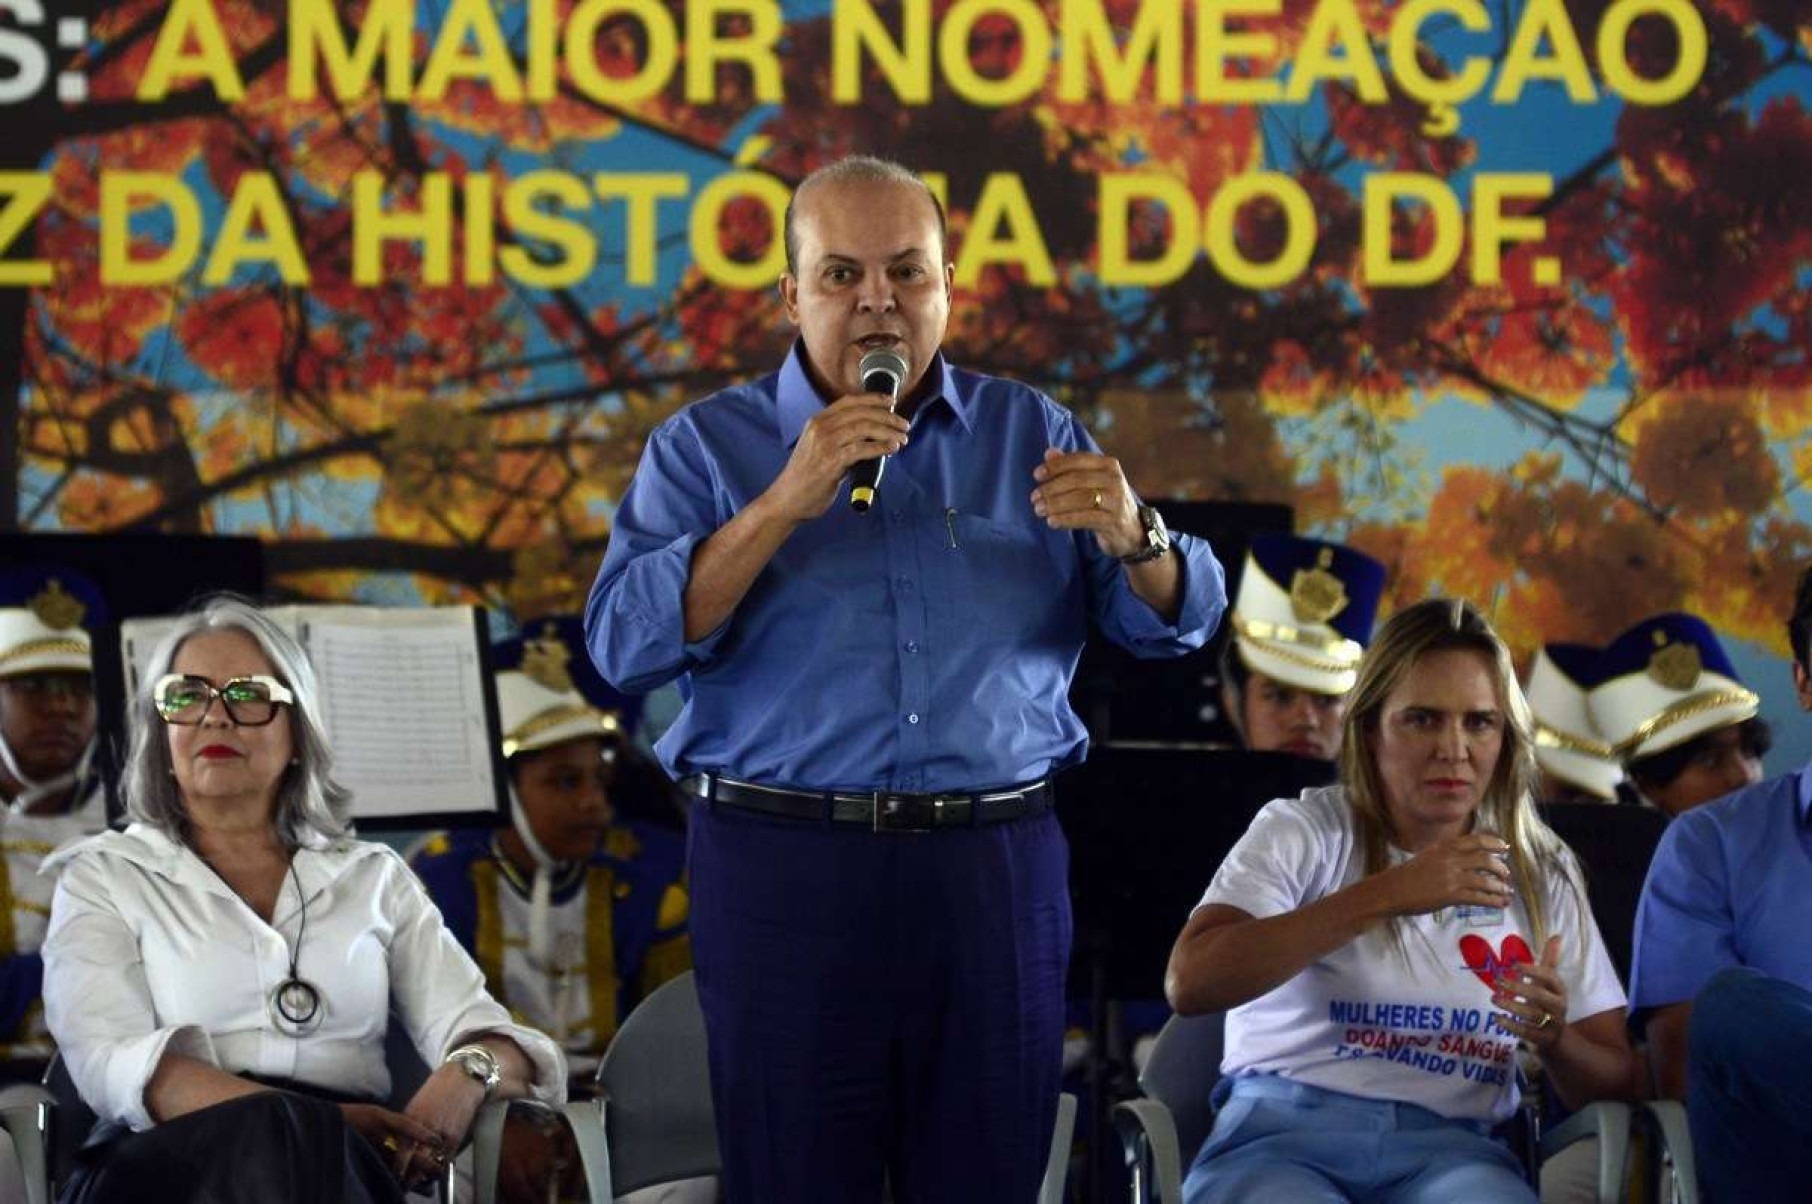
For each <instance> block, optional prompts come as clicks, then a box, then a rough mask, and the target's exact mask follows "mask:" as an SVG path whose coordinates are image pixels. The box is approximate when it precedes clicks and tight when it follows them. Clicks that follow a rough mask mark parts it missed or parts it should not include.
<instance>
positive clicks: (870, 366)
mask: <svg viewBox="0 0 1812 1204" xmlns="http://www.w3.org/2000/svg"><path fill="white" fill-rule="evenodd" d="M857 371H858V373H859V374H860V375H861V377H862V387H863V388H864V389H873V386H872V385H871V384H869V378H870V377H871V376H874V375H875V374H877V373H879V374H881V375H882V376H885V377H887V378H888V379H889V381H890V387H888V388H884V389H874V391H875V392H877V393H897V392H899V390H900V387H901V386H902V385H904V384H905V383H906V357H905V356H903V355H901V354H900V353H899V352H897V351H895V350H893V349H892V348H889V347H877V348H875V349H874V350H873V351H870V352H868V353H867V354H866V355H864V356H863V357H862V363H861V365H860V366H859V367H858V369H857Z"/></svg>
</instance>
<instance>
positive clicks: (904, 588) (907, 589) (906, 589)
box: [898, 577, 912, 594]
mask: <svg viewBox="0 0 1812 1204" xmlns="http://www.w3.org/2000/svg"><path fill="white" fill-rule="evenodd" d="M898 580H899V583H900V592H901V593H902V594H910V593H911V592H912V578H911V577H901V578H899V579H898Z"/></svg>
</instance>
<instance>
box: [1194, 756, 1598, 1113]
mask: <svg viewBox="0 0 1812 1204" xmlns="http://www.w3.org/2000/svg"><path fill="white" fill-rule="evenodd" d="M1390 855H1391V861H1392V863H1393V864H1394V863H1396V862H1401V861H1405V860H1407V859H1408V854H1406V853H1404V852H1403V851H1402V850H1400V849H1395V848H1393V849H1392V850H1391V851H1390ZM1563 860H1564V865H1565V867H1566V872H1567V874H1568V875H1569V876H1570V877H1571V879H1572V884H1573V885H1572V889H1569V888H1568V885H1567V883H1566V882H1564V881H1561V880H1558V879H1556V880H1553V881H1549V882H1547V883H1545V884H1544V886H1545V890H1546V895H1545V899H1544V901H1545V903H1546V905H1547V915H1548V927H1549V931H1550V932H1551V933H1557V934H1559V936H1560V938H1561V957H1560V973H1561V977H1562V979H1563V980H1564V981H1565V982H1566V986H1567V1014H1568V1018H1569V1019H1570V1020H1580V1019H1583V1018H1584V1017H1587V1016H1593V1015H1596V1014H1598V1013H1600V1012H1604V1011H1608V1010H1610V1009H1612V1008H1618V1007H1622V1006H1623V1005H1624V995H1623V987H1622V986H1621V984H1619V983H1618V981H1617V972H1616V970H1615V969H1614V968H1613V967H1612V965H1611V960H1610V957H1609V955H1607V954H1606V953H1605V949H1604V940H1603V938H1602V937H1600V935H1599V933H1598V925H1597V922H1596V921H1594V920H1593V919H1592V914H1591V911H1590V909H1589V908H1586V907H1584V905H1583V900H1584V898H1585V892H1584V888H1583V886H1582V885H1581V884H1580V877H1579V869H1578V865H1577V863H1576V862H1575V861H1574V860H1573V857H1572V854H1571V853H1569V852H1566V851H1565V850H1563ZM1364 866H1365V859H1364V857H1363V855H1362V854H1361V852H1360V850H1359V848H1358V844H1357V841H1356V839H1355V833H1354V827H1353V812H1352V808H1351V807H1350V806H1349V805H1348V804H1347V801H1346V792H1345V788H1344V787H1340V786H1327V787H1317V788H1315V789H1311V790H1305V791H1304V792H1303V793H1302V796H1301V797H1300V798H1294V799H1278V800H1276V801H1274V802H1271V803H1267V804H1266V805H1265V808H1264V810H1262V811H1260V812H1259V813H1258V816H1257V818H1255V819H1254V820H1253V821H1252V826H1251V827H1250V828H1248V829H1247V830H1246V834H1245V835H1244V836H1243V837H1241V838H1240V842H1239V844H1237V845H1235V846H1234V849H1233V851H1232V852H1231V853H1229V854H1228V855H1227V859H1226V860H1225V861H1224V862H1222V863H1221V867H1220V869H1219V871H1218V872H1216V874H1215V875H1214V881H1213V882H1211V883H1210V884H1209V886H1208V892H1207V894H1205V895H1203V896H1202V904H1201V905H1204V906H1205V905H1207V904H1209V903H1223V904H1226V905H1228V906H1230V907H1237V908H1239V909H1240V910H1241V911H1244V912H1248V913H1250V914H1251V915H1253V916H1255V917H1257V918H1259V919H1265V918H1268V917H1271V916H1276V915H1282V914H1284V913H1286V912H1289V911H1294V910H1295V909H1296V908H1298V907H1301V906H1302V905H1304V904H1305V903H1312V902H1314V901H1315V900H1317V899H1320V898H1323V897H1325V896H1327V895H1331V894H1333V893H1334V892H1335V891H1337V890H1340V889H1342V888H1344V887H1346V886H1350V885H1352V884H1353V883H1354V882H1357V881H1358V880H1359V878H1360V877H1361V876H1362V875H1363V873H1364ZM1398 927H1399V928H1400V930H1401V932H1402V936H1403V939H1402V947H1401V950H1399V949H1398V947H1397V945H1396V943H1395V942H1393V941H1392V939H1391V935H1390V934H1391V927H1390V926H1387V925H1379V926H1378V927H1377V928H1374V929H1373V930H1372V931H1370V932H1368V933H1366V934H1365V935H1364V936H1362V937H1360V938H1359V939H1357V940H1355V941H1352V942H1350V943H1349V944H1347V945H1345V946H1344V947H1342V948H1340V949H1338V950H1336V951H1334V952H1333V953H1330V954H1328V955H1327V956H1326V957H1324V958H1322V959H1321V960H1320V961H1317V962H1315V963H1314V964H1313V965H1310V966H1309V967H1307V968H1306V969H1304V970H1303V971H1302V972H1301V973H1299V974H1297V975H1296V976H1295V977H1294V978H1291V979H1290V980H1289V981H1288V982H1286V983H1284V984H1283V985H1282V986H1279V987H1277V988H1276V989H1275V990H1272V991H1270V992H1268V993H1266V994H1264V995H1260V996H1259V997H1258V998H1257V999H1254V1000H1252V1001H1251V1002H1249V1003H1246V1004H1242V1005H1241V1006H1239V1007H1236V1008H1234V1009H1233V1010H1232V1011H1230V1012H1229V1013H1228V1014H1227V1053H1226V1057H1225V1058H1224V1060H1223V1061H1222V1063H1221V1071H1222V1073H1223V1074H1225V1075H1228V1076H1233V1075H1242V1074H1275V1075H1280V1076H1282V1077H1284V1078H1287V1079H1289V1080H1291V1081H1293V1082H1299V1083H1306V1084H1309V1085H1311V1086H1315V1087H1323V1088H1327V1089H1328V1090H1332V1091H1343V1092H1346V1093H1347V1094H1349V1095H1357V1096H1364V1097H1366V1098H1370V1099H1389V1100H1398V1101H1402V1102H1406V1103H1413V1104H1419V1105H1421V1106H1422V1107H1424V1108H1428V1109H1430V1110H1432V1111H1435V1112H1438V1113H1440V1114H1441V1115H1443V1116H1447V1117H1450V1118H1453V1119H1462V1120H1479V1121H1487V1122H1492V1123H1495V1122H1497V1121H1501V1120H1503V1119H1505V1118H1506V1117H1508V1116H1509V1115H1511V1113H1513V1112H1514V1111H1515V1110H1516V1102H1517V1088H1516V1062H1515V1057H1516V1038H1515V1037H1513V1036H1511V1035H1510V1034H1509V1033H1508V1032H1507V1031H1505V1030H1504V1029H1501V1028H1499V1027H1498V1026H1497V1024H1496V1023H1495V1021H1494V1019H1493V1017H1494V1016H1495V1015H1496V1014H1497V1012H1498V1010H1499V1009H1497V1008H1496V1007H1494V1006H1493V1005H1492V1002H1491V995H1492V989H1491V987H1490V986H1489V985H1488V984H1487V981H1486V980H1487V978H1489V977H1490V976H1491V975H1492V972H1493V971H1494V969H1495V968H1496V965H1495V963H1496V962H1497V961H1500V960H1507V959H1512V958H1514V957H1515V956H1516V955H1518V954H1522V955H1524V956H1525V958H1526V960H1535V959H1538V958H1540V956H1541V949H1540V948H1539V947H1538V946H1537V944H1536V941H1535V935H1534V929H1533V926H1532V925H1531V924H1530V923H1529V917H1528V913H1527V912H1526V910H1525V909H1524V907H1523V905H1522V901H1521V900H1520V899H1518V900H1516V901H1515V902H1513V903H1512V905H1511V906H1510V907H1509V908H1508V909H1498V908H1443V909H1442V910H1441V911H1440V912H1437V913H1434V914H1432V915H1419V916H1409V917H1405V918H1404V919H1403V920H1402V921H1401V922H1400V924H1399V925H1398ZM1582 936H1583V944H1584V947H1583V948H1581V944H1582Z"/></svg>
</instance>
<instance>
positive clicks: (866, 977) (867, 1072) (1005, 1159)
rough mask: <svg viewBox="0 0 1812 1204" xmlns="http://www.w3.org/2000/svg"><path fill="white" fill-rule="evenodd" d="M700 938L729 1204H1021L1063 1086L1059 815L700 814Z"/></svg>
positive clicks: (695, 861) (707, 810) (694, 860)
mask: <svg viewBox="0 0 1812 1204" xmlns="http://www.w3.org/2000/svg"><path fill="white" fill-rule="evenodd" d="M689 844H690V871H689V872H690V881H691V888H692V918H691V929H692V948H693V957H694V961H695V963H696V965H697V971H698V987H699V997H700V1001H701V1003H702V1005H703V1008H704V1015H705V1030H706V1034H707V1038H708V1042H709V1045H710V1055H711V1084H712V1090H713V1093H714V1097H715V1106H716V1115H717V1132H718V1140H719V1143H720V1144H721V1145H722V1147H723V1159H724V1176H723V1177H724V1186H725V1191H726V1194H727V1197H728V1199H729V1200H730V1201H731V1204H753V1202H762V1201H777V1202H778V1201H786V1202H797V1201H830V1200H835V1201H839V1202H847V1204H864V1202H870V1201H878V1200H880V1198H881V1192H882V1184H883V1182H884V1180H885V1181H889V1182H890V1183H891V1187H892V1198H893V1200H894V1201H895V1202H896V1204H917V1202H921V1201H923V1202H926V1204H929V1202H931V1201H937V1202H938V1204H948V1202H961V1201H970V1200H973V1201H984V1200H985V1201H989V1202H990V1204H998V1202H1001V1201H1007V1202H1015V1201H1023V1202H1027V1204H1029V1202H1030V1201H1032V1200H1034V1199H1035V1198H1036V1196H1037V1193H1038V1185H1039V1180H1040V1177H1041V1176H1042V1174H1043V1170H1044V1164H1045V1158H1046V1155H1047V1154H1048V1152H1049V1150H1050V1146H1051V1131H1052V1128H1053V1126H1054V1124H1055V1121H1056V1110H1057V1096H1058V1092H1059V1090H1060V1088H1059V1077H1060V1073H1061V1061H1062V1046H1063V1001H1064V976H1065V972H1066V970H1067V966H1068V961H1069V949H1070V934H1071V920H1070V903H1069V886H1068V880H1067V879H1068V861H1069V854H1068V846H1067V845H1066V844H1065V843H1064V839H1063V833H1062V830H1061V829H1060V828H1059V827H1058V824H1057V820H1056V817H1055V816H1054V815H1052V814H1050V813H1049V812H1047V813H1045V814H1044V815H1041V816H1037V817H1034V818H1031V819H1026V820H1021V821H1017V822H1012V823H1004V824H995V825H991V826H987V827H977V828H961V829H947V830H942V831H937V832H928V833H888V832H881V833H876V832H870V831H868V830H866V829H863V828H859V827H849V826H833V825H831V824H829V823H810V822H802V821H795V820H785V819H769V818H766V817H762V816H754V815H749V814H747V813H744V812H738V811H734V810H731V809H728V808H724V807H721V806H711V805H709V804H702V803H701V804H699V805H697V806H695V807H694V808H693V813H692V823H691V829H690V834H689Z"/></svg>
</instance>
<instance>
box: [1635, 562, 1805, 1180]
mask: <svg viewBox="0 0 1812 1204" xmlns="http://www.w3.org/2000/svg"><path fill="white" fill-rule="evenodd" d="M1787 631H1788V639H1789V642H1790V643H1791V645H1792V648H1793V682H1794V687H1795V689H1796V691H1797V692H1798V695H1799V702H1800V706H1801V708H1802V709H1812V568H1809V569H1807V570H1806V572H1804V573H1803V574H1802V575H1801V577H1800V580H1799V587H1798V592H1797V594H1796V596H1795V600H1794V607H1793V615H1792V617H1791V619H1790V620H1789V621H1788V624H1787ZM1808 931H1812V765H1807V766H1805V767H1803V768H1801V769H1800V770H1799V771H1798V772H1797V773H1793V774H1789V775H1787V776H1785V777H1778V778H1771V779H1769V780H1767V781H1765V782H1761V783H1759V784H1757V785H1754V786H1750V787H1748V788H1746V789H1744V790H1739V791H1737V792H1736V793H1734V794H1731V795H1727V796H1726V797H1724V798H1722V799H1720V800H1718V801H1716V802H1713V803H1710V804H1707V805H1705V806H1702V807H1698V808H1696V809H1694V810H1692V811H1688V812H1686V813H1685V814H1683V815H1681V816H1679V817H1678V818H1676V819H1675V820H1674V822H1673V823H1672V824H1671V825H1670V826H1669V827H1668V830H1667V832H1666V834H1665V835H1664V836H1663V837H1662V838H1661V843H1660V845H1659V847H1657V848H1656V850H1655V858H1654V861H1653V862H1652V863H1651V864H1650V866H1649V871H1648V880H1647V881H1646V882H1645V883H1644V885H1643V888H1642V902H1641V904H1640V905H1639V907H1638V909H1637V912H1636V935H1635V956H1634V959H1633V962H1632V965H1631V968H1630V979H1631V982H1630V1002H1631V1008H1632V1015H1633V1016H1634V1017H1635V1018H1636V1020H1637V1022H1638V1023H1641V1024H1643V1025H1644V1026H1645V1031H1646V1034H1647V1037H1648V1043H1649V1060H1650V1063H1651V1065H1652V1067H1653V1070H1654V1076H1655V1086H1656V1089H1657V1094H1658V1095H1661V1096H1664V1097H1668V1098H1674V1099H1678V1098H1680V1097H1681V1096H1684V1097H1685V1100H1686V1109H1687V1115H1688V1117H1689V1119H1690V1121H1691V1125H1692V1134H1693V1146H1694V1152H1695V1155H1696V1157H1697V1162H1698V1167H1699V1172H1700V1178H1701V1180H1702V1181H1703V1186H1704V1188H1705V1197H1706V1199H1708V1200H1712V1201H1748V1200H1786V1199H1797V1198H1799V1196H1800V1194H1801V1193H1803V1191H1804V1189H1805V1184H1806V1183H1807V1182H1808V1181H1812V1147H1809V1146H1808V1145H1807V1143H1806V1142H1805V1140H1804V1136H1805V1132H1806V1126H1807V1123H1808V1117H1809V1116H1812V1112H1809V1111H1808V1108H1809V1107H1812V1096H1808V1094H1807V1091H1806V1084H1807V1083H1808V1082H1812V946H1809V945H1808V944H1807V940H1806V933H1807V932H1808Z"/></svg>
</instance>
